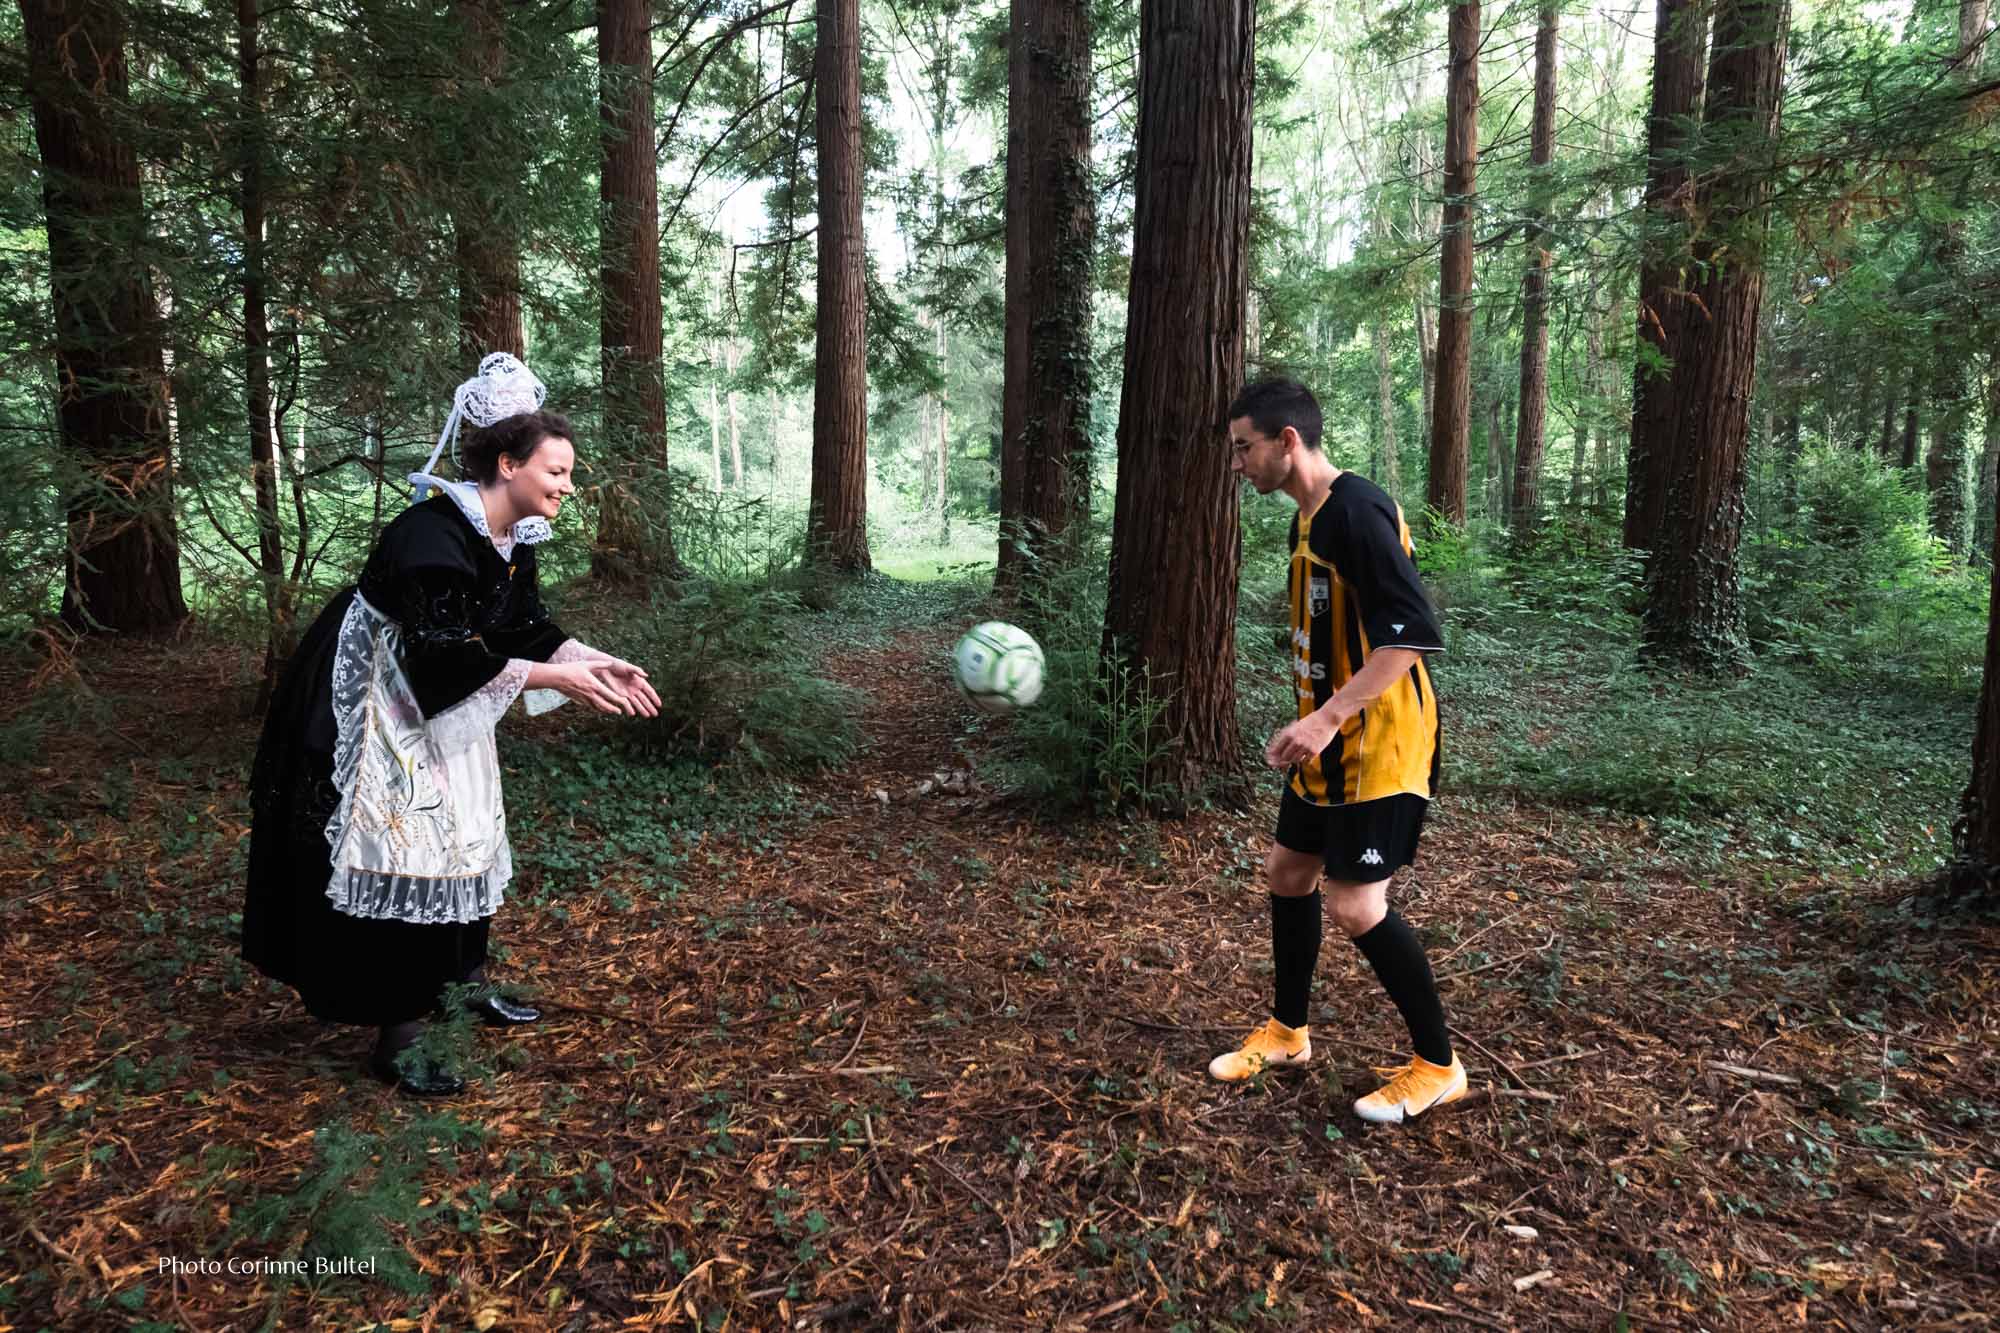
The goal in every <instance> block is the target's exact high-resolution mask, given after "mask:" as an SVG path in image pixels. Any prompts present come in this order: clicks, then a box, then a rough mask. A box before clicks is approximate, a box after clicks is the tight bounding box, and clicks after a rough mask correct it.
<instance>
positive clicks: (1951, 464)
mask: <svg viewBox="0 0 2000 1333" xmlns="http://www.w3.org/2000/svg"><path fill="white" fill-rule="evenodd" d="M1944 341H1945V339H1944V337H1943V336H1942V335H1940V336H1939V337H1938V339H1937V342H1938V343H1939V344H1940V345H1939V347H1938V349H1937V356H1936V361H1935V364H1934V370H1933V386H1934V387H1933V388H1932V391H1931V423H1930V424H1931V444H1930V450H1929V451H1928V453H1927V454H1926V455H1925V457H1924V489H1925V491H1926V492H1927V493H1928V495H1929V498H1930V514H1931V531H1932V532H1933V533H1935V534H1936V536H1937V539H1938V540H1939V541H1941V542H1943V543H1944V544H1945V547H1946V549H1948V550H1949V551H1950V552H1951V553H1952V554H1953V555H1954V556H1957V557H1959V558H1961V559H1962V558H1963V557H1964V556H1965V555H1966V554H1967V553H1968V552H1969V551H1970V550H1971V549H1972V511H1971V506H1970V499H1969V497H1968V496H1967V495H1966V482H1967V481H1968V480H1969V477H1968V474H1967V471H1966V463H1967V461H1968V460H1967V457H1966V448H1965V432H1966V426H1967V424H1968V422H1969V420H1970V417H1971V412H1970V411H1969V410H1968V408H1969V402H1968V399H1967V396H1966V393H1965V375H1964V369H1963V367H1962V366H1961V365H1960V363H1959V361H1958V354H1955V353H1953V352H1951V351H1949V350H1948V349H1946V348H1945V347H1944V346H1943V345H1942V344H1943V343H1944Z"/></svg>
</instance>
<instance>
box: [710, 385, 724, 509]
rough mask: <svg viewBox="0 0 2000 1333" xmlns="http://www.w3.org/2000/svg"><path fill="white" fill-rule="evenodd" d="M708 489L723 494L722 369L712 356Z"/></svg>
mask: <svg viewBox="0 0 2000 1333" xmlns="http://www.w3.org/2000/svg"><path fill="white" fill-rule="evenodd" d="M708 370H709V381H708V488H709V489H710V490H712V491H714V492H715V493H716V494H717V495H720V494H722V390H721V389H720V388H718V387H717V386H716V383H715V375H716V373H717V372H718V371H719V370H720V367H719V366H717V365H716V364H715V358H714V357H712V356H711V358H710V359H709V364H708Z"/></svg>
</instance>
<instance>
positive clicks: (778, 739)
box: [738, 676, 862, 777]
mask: <svg viewBox="0 0 2000 1333" xmlns="http://www.w3.org/2000/svg"><path fill="white" fill-rule="evenodd" d="M861 702H862V701H861V696H860V694H859V693H857V692H856V691H854V690H851V689H849V688H848V687H847V686H845V685H836V684H835V683H834V682H832V681H830V680H822V679H820V678H819V677H817V676H801V677H799V678H797V679H795V680H787V681H784V682H781V683H780V684H776V685H773V686H771V687H770V688H769V689H765V690H761V691H759V692H758V693H757V694H756V696H755V697H753V698H752V699H751V700H750V703H749V706H748V707H747V708H746V709H745V711H744V714H743V719H742V722H743V731H742V735H741V736H740V737H739V739H738V746H739V750H738V754H739V757H740V759H741V761H742V762H743V763H744V764H746V765H748V766H749V767H750V768H752V769H753V770H755V771H757V772H759V773H763V774H767V775H769V776H773V777H778V776H784V777H802V776H805V775H808V774H811V773H817V772H820V771H822V770H825V769H830V768H838V767H839V766H840V765H842V764H844V763H846V762H847V761H848V760H850V759H852V758H853V757H854V755H855V753H856V752H857V751H858V750H859V749H860V748H861V740H862V736H861Z"/></svg>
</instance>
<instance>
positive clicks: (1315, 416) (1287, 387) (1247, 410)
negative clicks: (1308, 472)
mask: <svg viewBox="0 0 2000 1333" xmlns="http://www.w3.org/2000/svg"><path fill="white" fill-rule="evenodd" d="M1238 417H1249V418H1250V424H1251V425H1253V426H1255V427H1256V428H1257V433H1258V434H1259V435H1262V436H1264V437H1266V438H1267V439H1273V440H1275V439H1277V438H1278V436H1279V435H1280V434H1281V433H1282V432H1283V431H1284V429H1285V427H1287V426H1290V427H1291V428H1292V429H1293V430H1295V431H1297V432H1298V433H1299V439H1301V440H1303V441H1304V442H1305V446H1306V448H1308V449H1317V448H1319V440H1320V435H1321V433H1322V432H1323V431H1324V430H1325V428H1326V423H1325V420H1324V418H1322V417H1321V416H1320V411H1319V399H1317V398H1315V397H1313V395H1312V390H1311V389H1308V388H1307V387H1306V386H1305V385H1303V384H1301V383H1299V382H1298V381H1297V380H1288V379H1267V380H1258V381H1257V382H1256V383H1254V384H1250V385H1246V386H1245V387H1244V389H1243V392H1242V393H1239V394H1237V395H1236V401H1235V402H1233V403H1231V404H1230V405H1229V420H1231V421H1234V420H1236V419H1237V418H1238Z"/></svg>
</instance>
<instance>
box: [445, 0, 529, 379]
mask: <svg viewBox="0 0 2000 1333" xmlns="http://www.w3.org/2000/svg"><path fill="white" fill-rule="evenodd" d="M453 9H454V10H455V11H456V12H457V14H458V21H459V23H460V24H461V25H462V26H463V27H464V29H465V32H464V38H463V41H464V46H463V53H462V55H461V57H460V60H461V62H462V64H463V67H464V69H463V72H464V73H467V74H470V75H472V76H473V77H475V78H477V79H479V80H480V81H481V82H483V83H484V84H485V85H486V88H487V90H488V96H489V97H491V96H493V95H494V90H496V89H499V87H500V85H501V83H502V81H503V80H504V79H505V78H506V75H507V42H506V16H505V11H504V10H502V9H501V7H500V4H499V0H455V3H454V5H453ZM507 160H508V159H506V158H505V157H504V156H503V157H502V158H501V159H500V160H499V161H494V160H488V158H487V156H486V155H482V157H481V158H480V159H479V160H477V161H471V160H468V161H467V162H465V163H463V164H461V166H462V168H463V169H464V170H465V172H466V174H465V175H464V177H462V179H461V180H460V181H459V188H458V189H457V190H456V191H454V193H453V201H452V209H451V223H452V235H453V240H454V242H455V247H456V250H457V257H458V330H459V335H458V336H459V358H460V360H461V361H462V362H463V363H464V365H465V369H466V373H468V374H470V373H471V372H472V370H473V369H474V368H475V367H476V366H478V364H479V359H480V358H481V357H483V356H485V355H486V354H487V353H488V352H512V353H513V354H514V355H515V356H523V357H524V356H526V355H527V354H528V344H527V338H526V337H525V335H524V334H523V332H522V329H521V246H520V240H519V238H518V236H517V234H516V231H515V228H514V224H513V222H512V216H513V214H512V210H511V209H510V208H507V207H505V206H496V204H495V196H496V195H499V196H503V197H504V195H505V194H506V193H507V187H511V186H515V185H518V184H519V183H520V182H518V181H512V180H503V181H501V182H498V184H499V185H500V186H501V187H502V188H501V189H499V190H495V189H494V185H495V182H493V181H492V180H491V176H492V173H493V172H494V171H495V170H496V169H498V168H499V166H500V163H501V162H504V161H507Z"/></svg>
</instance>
